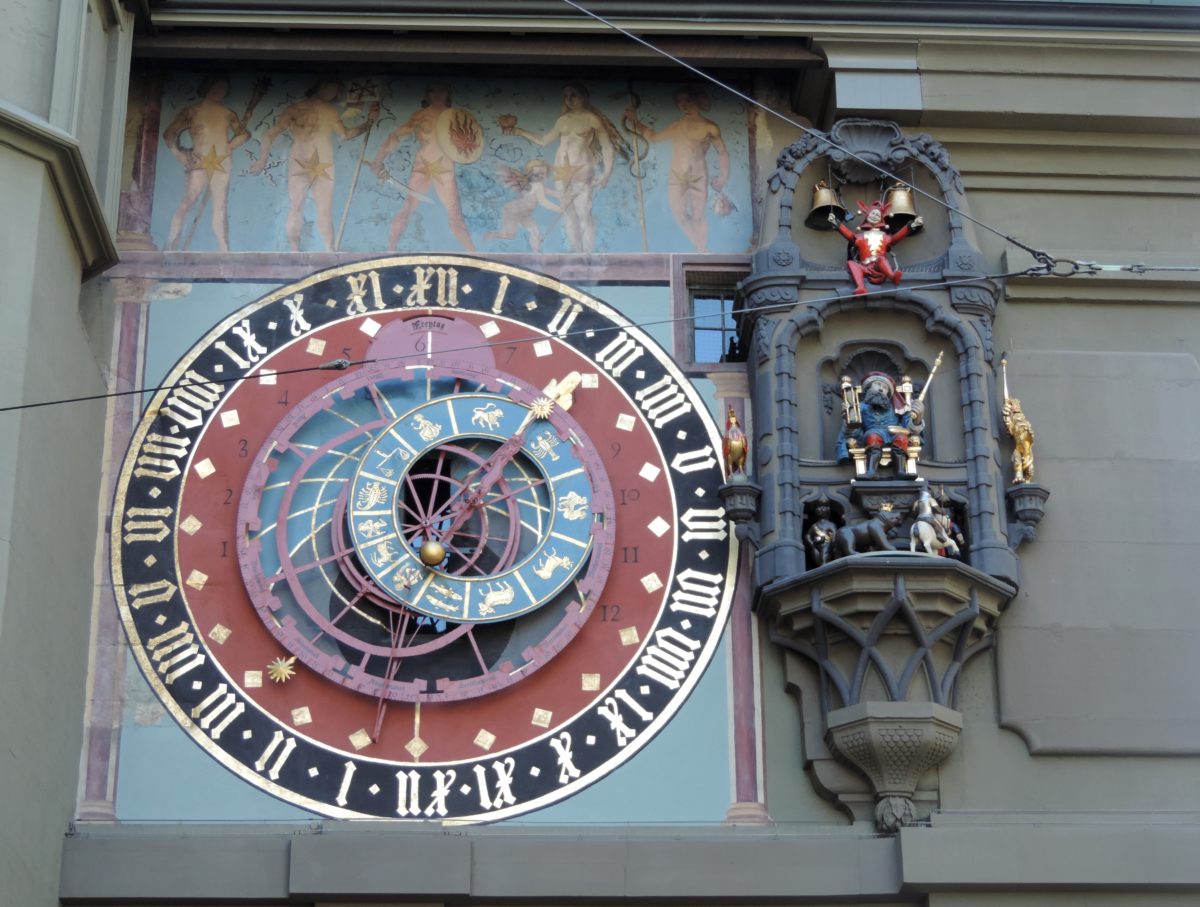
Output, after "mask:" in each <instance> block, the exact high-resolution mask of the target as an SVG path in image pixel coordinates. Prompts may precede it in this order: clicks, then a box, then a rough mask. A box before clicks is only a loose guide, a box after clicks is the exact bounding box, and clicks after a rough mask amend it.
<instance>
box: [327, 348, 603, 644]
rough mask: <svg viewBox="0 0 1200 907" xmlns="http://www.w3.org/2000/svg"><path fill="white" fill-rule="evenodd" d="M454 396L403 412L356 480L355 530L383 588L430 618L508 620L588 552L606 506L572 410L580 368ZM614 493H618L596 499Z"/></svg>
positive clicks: (554, 589)
mask: <svg viewBox="0 0 1200 907" xmlns="http://www.w3.org/2000/svg"><path fill="white" fill-rule="evenodd" d="M498 380H499V383H500V384H501V386H502V387H504V389H505V390H507V393H499V394H497V393H473V394H455V395H452V396H447V397H442V398H438V399H435V400H431V401H429V402H427V403H423V404H422V405H420V406H417V407H415V408H413V409H411V410H409V411H408V412H406V413H404V414H403V415H402V416H400V417H399V418H398V419H396V420H395V421H394V422H393V423H392V424H391V425H389V426H388V427H387V429H386V430H385V431H383V432H381V433H380V434H379V436H378V438H377V439H376V440H375V442H374V443H373V444H372V445H371V446H370V448H369V449H368V450H367V452H366V454H365V456H363V458H362V460H361V465H360V466H359V468H358V471H357V473H356V474H355V476H354V481H353V484H352V486H351V489H350V502H349V514H348V518H349V523H350V535H351V539H352V540H353V544H354V547H355V549H356V551H357V552H358V556H359V561H360V562H361V563H362V565H363V566H364V568H365V569H366V570H367V572H368V573H369V574H370V576H371V578H372V579H374V580H375V583H376V585H377V586H378V587H379V588H380V589H383V590H384V591H385V592H386V593H387V594H389V595H392V596H393V597H394V598H395V599H396V600H397V601H398V602H401V603H402V604H404V605H406V606H407V607H408V608H410V609H412V610H413V611H416V612H418V613H421V614H424V615H426V616H428V617H432V618H438V619H442V620H452V621H455V622H459V623H483V622H492V621H502V620H508V619H510V618H512V617H515V616H517V615H519V614H524V613H526V612H528V611H532V610H533V609H535V608H539V607H541V606H542V605H543V604H545V603H547V602H549V601H551V600H553V599H554V597H555V596H557V595H558V594H559V593H560V592H561V591H562V590H563V589H565V588H566V587H567V586H568V585H569V584H570V583H571V582H572V580H574V578H575V577H576V576H577V575H578V573H579V571H580V570H581V569H582V567H583V566H584V564H586V563H587V560H588V556H589V554H590V552H591V548H592V542H593V537H594V535H597V534H603V533H604V532H605V529H606V521H607V520H608V519H611V516H610V515H608V514H606V513H605V510H604V508H603V507H600V506H599V504H597V505H596V506H594V502H596V501H597V495H596V490H595V489H596V487H597V486H599V485H603V486H607V479H606V478H605V476H604V474H603V472H602V471H600V470H599V469H597V468H595V464H594V462H593V461H594V454H593V452H594V446H593V445H592V444H591V443H590V441H589V440H588V439H587V438H586V436H585V435H584V434H583V430H582V429H581V428H580V427H579V425H578V424H577V423H576V422H575V420H573V419H571V418H570V416H569V415H568V413H567V409H568V408H569V406H570V403H571V400H572V394H571V391H572V390H574V388H575V387H576V386H577V385H578V383H579V381H580V380H581V378H580V375H579V374H578V373H577V372H574V373H571V374H569V375H567V376H566V377H565V378H564V379H562V380H561V381H555V382H552V383H551V385H549V386H548V387H547V388H545V389H544V390H543V391H542V392H533V391H532V389H530V388H528V387H527V386H523V385H521V384H518V383H517V382H516V381H515V380H512V379H509V380H505V379H498ZM610 499H611V493H607V492H606V493H604V494H602V495H600V497H599V499H598V500H599V501H600V502H603V501H607V500H610Z"/></svg>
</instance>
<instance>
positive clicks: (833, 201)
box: [804, 180, 846, 230]
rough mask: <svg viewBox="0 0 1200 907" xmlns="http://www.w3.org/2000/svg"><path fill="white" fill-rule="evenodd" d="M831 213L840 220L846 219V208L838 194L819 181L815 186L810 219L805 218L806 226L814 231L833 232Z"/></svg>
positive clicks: (809, 213) (822, 181) (823, 181)
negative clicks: (830, 220)
mask: <svg viewBox="0 0 1200 907" xmlns="http://www.w3.org/2000/svg"><path fill="white" fill-rule="evenodd" d="M830 213H832V214H834V215H836V217H837V219H838V220H843V221H844V220H845V219H846V208H845V206H844V205H843V204H842V200H841V199H840V198H838V195H837V193H836V192H834V191H833V190H832V189H830V188H829V184H828V183H826V182H825V180H818V181H817V184H816V185H815V186H813V203H812V209H811V210H810V211H809V212H808V217H806V218H804V226H806V227H808V228H810V229H812V230H832V229H833V224H831V223H830V222H829V215H830Z"/></svg>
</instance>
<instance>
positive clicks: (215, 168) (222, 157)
mask: <svg viewBox="0 0 1200 907" xmlns="http://www.w3.org/2000/svg"><path fill="white" fill-rule="evenodd" d="M227 160H229V155H228V154H217V148H216V146H215V145H213V146H211V147H210V148H209V149H208V154H206V155H204V157H202V158H200V166H201V167H203V168H204V172H205V173H207V174H208V175H209V177H210V178H211V177H212V175H213V174H214V173H225V172H226V170H225V167H224V164H225V162H226V161H227Z"/></svg>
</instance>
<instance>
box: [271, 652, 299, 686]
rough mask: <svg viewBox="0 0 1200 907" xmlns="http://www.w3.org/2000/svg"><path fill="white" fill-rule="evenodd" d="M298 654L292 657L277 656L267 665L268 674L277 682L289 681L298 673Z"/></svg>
mask: <svg viewBox="0 0 1200 907" xmlns="http://www.w3.org/2000/svg"><path fill="white" fill-rule="evenodd" d="M295 664H296V656H295V655H293V656H292V657H291V658H276V659H275V660H274V661H273V662H271V663H270V664H269V665H267V676H268V677H270V678H271V679H272V680H273V681H275V683H287V682H288V681H289V680H291V679H292V678H293V677H294V676H295V675H296V668H295Z"/></svg>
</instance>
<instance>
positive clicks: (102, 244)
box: [0, 100, 117, 280]
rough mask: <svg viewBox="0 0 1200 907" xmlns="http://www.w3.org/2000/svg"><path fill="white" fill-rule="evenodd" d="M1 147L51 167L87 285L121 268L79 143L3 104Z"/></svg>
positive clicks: (41, 121)
mask: <svg viewBox="0 0 1200 907" xmlns="http://www.w3.org/2000/svg"><path fill="white" fill-rule="evenodd" d="M0 145H4V146H7V147H9V148H12V149H14V150H15V151H18V152H20V153H22V154H27V155H29V156H30V157H32V158H35V159H36V160H39V161H41V162H42V163H43V164H45V165H46V169H47V171H48V172H49V175H50V183H51V185H52V186H53V187H54V191H55V193H56V194H57V196H58V201H59V206H60V208H61V210H62V215H63V219H64V220H65V221H66V222H67V227H68V229H69V230H70V232H71V238H72V239H73V240H74V241H75V247H76V249H77V250H78V252H79V257H80V260H81V262H82V275H81V276H82V278H83V279H84V280H87V279H88V278H89V277H94V276H95V275H97V274H99V273H100V272H102V271H105V270H107V269H108V268H110V267H112V266H113V265H114V264H116V263H117V246H116V242H115V240H114V238H113V234H112V230H111V229H110V228H109V225H108V222H107V220H105V217H104V209H103V208H102V206H101V205H100V199H99V198H98V197H97V195H96V189H95V187H94V186H93V185H92V177H91V174H89V173H88V170H87V166H86V165H85V164H84V161H83V154H82V152H81V151H80V148H79V142H77V141H76V140H75V138H74V137H72V136H70V135H68V134H67V133H65V132H63V131H62V130H60V129H57V128H56V127H54V126H52V125H50V123H48V122H47V121H45V120H43V119H41V118H40V117H37V116H34V115H33V114H31V113H29V112H28V111H25V110H22V109H21V108H20V107H17V106H15V105H13V104H10V103H8V102H6V101H2V100H0Z"/></svg>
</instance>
